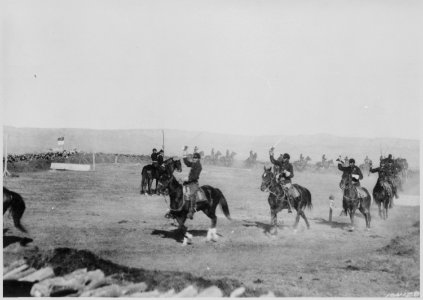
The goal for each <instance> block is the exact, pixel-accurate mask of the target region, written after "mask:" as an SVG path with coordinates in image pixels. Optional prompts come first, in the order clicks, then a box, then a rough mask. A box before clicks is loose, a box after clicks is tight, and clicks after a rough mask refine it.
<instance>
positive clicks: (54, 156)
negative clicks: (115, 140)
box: [3, 150, 149, 163]
mask: <svg viewBox="0 0 423 300" xmlns="http://www.w3.org/2000/svg"><path fill="white" fill-rule="evenodd" d="M91 156H92V153H88V152H84V151H77V150H71V151H68V150H63V151H49V152H45V153H25V154H9V155H8V156H7V162H8V163H15V162H29V161H37V160H46V161H63V160H66V159H69V160H72V161H75V160H78V159H81V158H91ZM95 156H96V160H97V159H98V160H99V162H102V161H104V160H105V158H106V157H107V158H108V159H107V161H111V162H112V161H116V160H118V161H122V160H123V161H125V162H127V161H145V160H146V159H147V158H149V156H148V155H137V154H113V153H103V152H98V153H96V154H95ZM4 162H5V158H4V157H3V163H4Z"/></svg>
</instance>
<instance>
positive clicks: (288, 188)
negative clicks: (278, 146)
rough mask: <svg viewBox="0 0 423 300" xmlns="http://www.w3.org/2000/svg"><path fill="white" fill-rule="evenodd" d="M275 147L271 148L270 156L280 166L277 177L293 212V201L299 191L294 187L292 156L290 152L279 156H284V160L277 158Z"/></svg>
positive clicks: (289, 211) (273, 162) (290, 210)
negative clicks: (292, 181)
mask: <svg viewBox="0 0 423 300" xmlns="http://www.w3.org/2000/svg"><path fill="white" fill-rule="evenodd" d="M274 149H275V148H274V147H272V148H270V150H269V156H270V161H271V162H272V164H274V165H275V166H278V169H279V172H278V173H277V174H276V179H277V180H278V182H279V184H280V185H281V187H282V188H283V190H284V191H285V192H286V195H287V197H286V199H287V202H288V213H292V205H291V201H292V200H293V199H294V198H295V197H298V192H297V191H296V190H295V189H294V187H293V186H292V183H291V178H293V177H294V168H293V167H292V164H291V163H290V162H289V159H290V156H289V154H288V153H285V154H284V155H281V156H280V157H279V158H282V160H279V159H278V160H275V159H274V158H273V155H274V152H273V151H274Z"/></svg>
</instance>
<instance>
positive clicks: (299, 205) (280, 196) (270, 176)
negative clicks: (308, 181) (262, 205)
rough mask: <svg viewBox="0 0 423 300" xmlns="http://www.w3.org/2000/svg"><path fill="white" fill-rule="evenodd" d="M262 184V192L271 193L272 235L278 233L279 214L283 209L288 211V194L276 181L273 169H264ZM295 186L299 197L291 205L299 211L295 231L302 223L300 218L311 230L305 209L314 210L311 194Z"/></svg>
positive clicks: (299, 186)
mask: <svg viewBox="0 0 423 300" xmlns="http://www.w3.org/2000/svg"><path fill="white" fill-rule="evenodd" d="M261 179H262V182H261V186H260V190H261V191H262V192H266V191H267V192H269V193H270V194H269V197H268V198H267V201H268V202H269V205H270V217H271V219H270V223H271V226H272V227H273V228H272V234H276V233H277V225H278V216H277V213H278V212H280V211H281V210H283V209H285V208H286V209H288V203H287V200H286V197H287V195H286V192H285V191H284V190H283V188H282V187H281V186H280V184H279V183H278V182H277V180H276V176H275V174H274V173H273V172H272V168H268V169H267V168H266V167H264V173H263V175H262V176H261ZM293 186H294V187H295V188H296V189H297V190H298V192H299V194H300V195H299V196H298V197H296V198H294V199H293V203H291V205H292V207H293V208H295V210H296V211H297V216H296V218H295V223H294V229H296V228H297V226H298V223H299V221H300V216H301V217H302V218H303V219H304V221H305V222H306V224H307V228H308V229H310V224H309V223H308V220H307V217H306V215H305V213H304V209H305V208H306V207H308V208H309V209H311V208H312V204H311V193H310V191H309V190H308V189H306V188H305V187H302V186H301V185H299V184H295V183H294V184H293Z"/></svg>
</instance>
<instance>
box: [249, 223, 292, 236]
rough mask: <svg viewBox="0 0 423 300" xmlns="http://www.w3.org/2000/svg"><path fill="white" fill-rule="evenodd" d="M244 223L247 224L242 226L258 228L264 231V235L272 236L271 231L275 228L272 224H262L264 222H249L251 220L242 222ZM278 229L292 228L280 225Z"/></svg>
mask: <svg viewBox="0 0 423 300" xmlns="http://www.w3.org/2000/svg"><path fill="white" fill-rule="evenodd" d="M242 221H243V222H245V223H244V224H242V226H244V227H257V228H260V229H263V233H264V234H270V233H271V230H272V228H273V226H272V225H271V224H266V223H262V222H257V221H249V220H242ZM277 227H278V229H279V228H281V229H284V228H292V226H289V225H285V224H278V226H277Z"/></svg>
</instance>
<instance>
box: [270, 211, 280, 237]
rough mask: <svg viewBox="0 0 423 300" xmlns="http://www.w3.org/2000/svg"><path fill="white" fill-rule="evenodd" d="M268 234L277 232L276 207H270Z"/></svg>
mask: <svg viewBox="0 0 423 300" xmlns="http://www.w3.org/2000/svg"><path fill="white" fill-rule="evenodd" d="M269 232H270V234H273V235H276V234H277V233H278V213H277V210H276V209H273V208H271V209H270V231H269Z"/></svg>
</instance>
